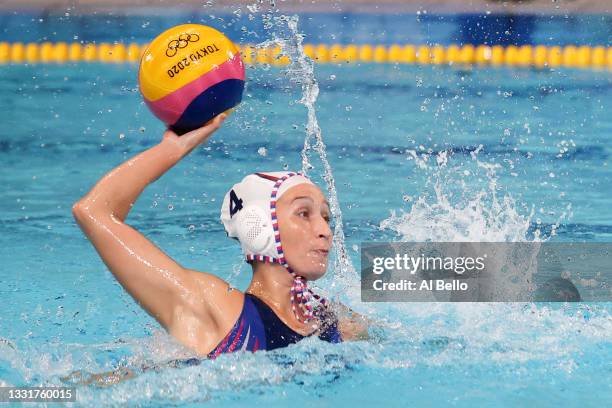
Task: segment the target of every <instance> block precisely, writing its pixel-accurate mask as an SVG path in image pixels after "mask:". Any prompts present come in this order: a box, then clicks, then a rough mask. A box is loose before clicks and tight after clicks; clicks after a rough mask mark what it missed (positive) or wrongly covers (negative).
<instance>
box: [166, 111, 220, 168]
mask: <svg viewBox="0 0 612 408" xmlns="http://www.w3.org/2000/svg"><path fill="white" fill-rule="evenodd" d="M226 117H227V114H226V113H222V114H220V115H217V116H215V117H214V118H212V119H211V120H209V121H208V122H207V123H206V124H205V125H204V126H202V127H201V128H199V129H195V130H192V131H191V132H188V133H185V134H184V135H182V136H179V135H177V134H176V133H174V132H173V131H172V130H170V129H168V130H166V132H165V133H164V141H168V142H172V143H174V144H175V145H176V146H178V147H179V148H180V151H181V156H182V157H184V156H186V155H188V154H189V153H190V152H191V151H192V150H193V149H195V148H196V147H197V146H198V145H200V144H202V143H205V142H206V141H207V140H208V139H209V138H210V136H211V135H212V134H213V133H214V132H215V131H216V130H217V129H219V128H220V127H221V124H222V123H223V122H224V121H225V118H226Z"/></svg>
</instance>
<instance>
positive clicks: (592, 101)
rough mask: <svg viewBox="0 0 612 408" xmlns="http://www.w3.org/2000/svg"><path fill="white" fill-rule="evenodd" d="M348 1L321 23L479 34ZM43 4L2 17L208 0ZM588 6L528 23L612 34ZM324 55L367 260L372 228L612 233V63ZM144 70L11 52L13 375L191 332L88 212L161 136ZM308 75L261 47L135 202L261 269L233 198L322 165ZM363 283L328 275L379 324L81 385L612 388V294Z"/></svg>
mask: <svg viewBox="0 0 612 408" xmlns="http://www.w3.org/2000/svg"><path fill="white" fill-rule="evenodd" d="M340 17H341V16H339V15H330V16H322V17H321V19H323V21H329V22H325V23H324V24H323V23H318V22H316V21H320V20H315V19H313V20H309V19H308V18H304V17H303V18H302V20H301V25H300V28H301V29H303V30H304V32H305V33H306V34H307V36H308V35H315V34H313V33H315V32H317V31H318V32H319V35H320V37H318V38H317V39H316V40H317V41H318V40H319V39H320V40H321V41H328V40H330V37H329V36H330V35H332V34H333V33H334V32H337V33H338V35H339V36H341V37H342V38H339V37H338V38H337V40H338V41H341V42H344V41H346V42H353V41H355V42H365V41H366V38H367V36H366V35H365V34H364V32H365V31H367V30H370V31H371V32H376V33H381V32H385V30H386V32H387V33H388V36H387V37H385V38H384V39H380V38H379V37H376V39H377V40H381V41H384V42H389V43H391V42H396V41H412V42H414V41H419V39H420V38H422V39H423V41H433V42H438V41H439V42H444V43H446V42H461V41H466V40H461V38H459V37H457V35H458V34H456V33H457V27H458V26H459V25H458V23H457V21H458V19H459V17H452V16H450V17H449V16H446V17H444V18H441V17H440V18H438V19H432V20H429V19H425V20H421V21H420V22H415V21H416V20H415V18H416V17H415V16H412V17H411V20H410V21H412V22H411V23H409V24H407V28H406V29H403V26H400V25H399V23H397V22H395V20H393V19H394V18H399V17H397V16H396V17H394V16H378V17H377V16H365V17H359V16H357V17H356V16H354V15H351V16H350V18H351V19H355V18H362V19H363V20H360V21H361V22H362V23H363V24H361V23H360V24H358V26H359V27H361V28H363V27H371V28H363V30H364V31H359V30H357V31H355V32H353V31H351V30H350V29H347V28H346V27H347V26H340V27H343V28H342V30H341V29H337V28H334V27H337V25H336V22H337V20H338V19H339V18H340ZM28 18H34V17H29V16H23V15H20V16H6V15H5V16H3V17H2V24H1V25H0V26H1V27H3V29H4V30H5V31H4V34H3V37H2V38H1V39H8V40H15V39H16V38H17V36H18V35H17V33H16V32H17V31H20V34H19V35H21V37H19V38H21V39H23V40H26V41H31V40H32V41H35V40H39V39H43V37H44V38H46V39H51V40H60V39H64V40H70V39H71V38H70V33H72V32H78V33H79V39H83V40H87V41H89V40H96V41H101V40H113V39H116V40H121V41H124V40H136V41H140V40H144V39H146V38H148V37H149V36H151V35H154V33H157V32H158V31H159V30H161V29H162V28H163V27H162V26H166V25H172V24H175V23H178V22H179V21H183V20H182V19H189V18H191V17H189V16H187V17H185V16H176V17H169V18H161V17H147V16H132V17H122V18H120V17H118V16H115V17H109V18H106V17H104V18H103V17H79V18H77V17H74V18H72V17H71V18H70V19H68V22H67V25H64V23H66V22H65V21H63V22H61V24H60V20H61V18H59V17H46V19H45V20H44V21H43V22H40V24H38V23H37V22H36V21H34V20H33V21H30V22H29V23H27V29H26V30H24V24H26V23H24V22H27V21H28V20H27V19H28ZM198 18H202V17H201V16H199V17H198ZM318 18H319V17H317V19H318ZM53 19H55V20H53ZM325 19H327V20H325ZM584 19H585V20H580V18H577V17H572V18H570V19H567V21H571V22H572V23H571V24H570V23H569V22H567V21H566V20H564V19H563V18H561V17H554V18H545V17H538V18H536V19H535V22H534V23H533V24H534V26H533V27H531V34H530V35H531V36H530V37H529V38H530V39H529V41H533V42H544V43H555V44H563V43H566V42H570V41H579V42H582V43H587V44H591V43H592V44H605V43H606V42H608V43H609V38H610V31H609V29H610V28H609V27H610V24H609V17H599V16H589V17H584ZM118 20H121V21H120V22H118ZM107 21H111V23H107ZM198 21H201V20H198ZM599 21H603V22H604V23H601V24H599V23H598V22H599ZM144 22H149V24H148V25H147V26H146V27H143V24H144ZM53 24H55V26H54V25H53ZM70 24H74V25H77V24H81V25H79V27H80V29H79V30H76V29H75V28H74V27H75V26H74V25H73V26H71V25H70ZM107 24H108V25H107ZM317 24H318V25H317ZM347 24H348V23H347ZM434 24H439V25H440V27H442V28H443V30H438V29H435V30H434V29H433V28H432V27H433V25H434ZM598 24H599V25H598ZM7 27H9V28H10V29H7ZM104 27H111V29H108V30H107V29H104ZM320 27H325V29H323V30H319V28H320ZM427 27H429V28H427ZM568 27H573V30H574V31H571V30H569V29H568ZM229 29H230V30H231V28H229ZM73 30H76V31H73ZM334 30H336V31H334ZM434 31H435V35H434ZM394 33H395V34H394ZM415 33H416V34H415ZM441 33H447V34H441ZM576 33H578V34H576ZM264 34H265V30H264V31H262V34H260V36H259V37H256V38H255V37H253V38H243V39H241V40H244V41H248V42H257V40H258V39H260V40H261V39H265V38H261V37H262V36H263V35H264ZM419 36H421V37H419ZM436 36H439V37H436ZM438 38H441V39H440V40H438ZM307 40H308V38H307ZM313 41H315V40H314V39H313ZM367 41H370V40H367ZM315 74H316V79H317V81H318V84H319V87H320V95H319V98H318V100H317V103H316V109H317V116H318V119H319V124H320V126H321V129H322V134H323V139H324V141H325V143H326V152H327V156H328V159H329V161H330V164H331V166H332V168H333V174H334V177H335V185H336V187H337V194H338V197H339V200H340V204H341V210H342V214H343V217H344V233H345V235H346V247H347V249H348V253H349V255H350V258H351V262H352V264H353V266H354V269H355V270H359V246H360V243H361V242H363V241H385V240H393V241H400V240H414V241H419V240H424V239H428V238H430V239H435V240H439V241H461V240H474V241H532V240H537V239H543V240H550V241H576V242H610V240H611V238H612V216H611V215H612V214H611V211H610V206H609V202H610V194H611V192H612V171H611V169H610V163H609V162H610V157H611V154H612V149H611V148H610V144H609V137H610V135H611V134H612V117H611V116H610V114H609V112H610V108H611V102H612V82H611V79H612V77H611V76H610V72H608V71H591V70H566V69H559V70H531V69H507V68H496V69H493V68H478V69H472V68H468V67H438V66H409V65H368V64H357V65H350V66H347V65H321V66H317V67H316V70H315ZM136 76H137V67H136V66H130V65H101V64H66V65H61V66H56V65H18V66H11V65H5V66H0V118H1V123H2V127H1V128H0V159H1V163H2V164H1V166H2V172H0V191H1V193H2V200H1V201H0V223H1V225H2V231H3V233H2V235H0V255H1V259H2V268H1V269H0V297H1V299H2V305H3V306H2V311H3V313H1V314H0V385H26V384H28V385H36V384H47V385H59V384H63V382H62V379H61V378H62V377H64V376H66V375H68V374H70V373H72V372H74V371H82V372H84V373H100V372H104V371H109V370H113V369H115V368H117V367H118V366H128V367H139V366H141V365H143V364H149V365H151V364H158V365H161V366H163V363H164V362H165V361H169V360H173V359H176V358H179V357H185V356H189V353H188V351H186V350H184V349H182V348H181V347H180V346H178V345H177V344H176V343H174V342H173V341H172V339H171V338H169V337H168V336H167V335H166V334H164V333H163V331H162V330H161V329H160V328H159V326H158V325H157V323H156V322H155V321H154V320H153V319H152V318H151V317H149V316H148V315H147V314H146V313H145V312H144V311H142V310H141V309H140V308H139V307H138V305H137V304H135V303H134V302H133V301H132V300H131V298H130V297H129V296H128V295H127V294H126V293H125V292H124V290H123V289H122V288H121V287H120V285H119V284H118V283H117V282H116V281H115V280H114V278H113V276H112V275H111V273H110V272H109V271H108V270H107V269H106V267H105V266H104V264H103V263H102V261H101V260H100V259H99V258H98V256H97V254H96V252H95V251H94V249H93V248H92V247H91V245H90V244H89V242H88V241H87V240H86V239H85V238H84V236H83V235H82V233H81V232H80V230H79V229H78V227H77V226H76V225H75V223H74V221H73V219H72V216H71V214H70V208H71V205H72V203H74V202H75V201H76V200H78V199H79V198H80V197H81V196H82V195H83V194H85V193H86V192H87V191H88V189H89V188H90V187H91V186H92V185H93V184H94V183H95V182H96V180H98V179H99V178H100V177H101V176H102V175H104V174H105V172H107V171H109V170H110V169H111V168H112V167H113V166H116V165H118V164H120V163H121V162H123V161H124V160H126V159H127V158H129V157H131V156H133V155H134V154H137V153H138V152H140V151H142V150H144V149H146V148H148V147H151V146H153V145H154V144H155V143H157V142H158V141H159V140H160V138H161V135H162V133H163V130H164V129H163V127H162V124H161V123H160V122H159V121H157V120H156V119H155V118H154V117H153V116H152V115H151V113H150V112H149V111H148V110H147V108H146V106H145V105H144V104H143V102H142V99H141V96H140V94H139V92H138V89H137V83H136ZM301 92H302V91H301V89H300V88H299V86H298V84H296V82H295V81H292V80H291V76H290V75H289V76H288V75H287V73H286V72H285V71H283V69H282V68H276V67H272V68H270V67H249V68H248V69H247V89H246V91H245V95H244V99H243V103H242V104H241V105H240V107H239V108H238V110H237V111H236V112H235V113H234V114H233V115H232V116H231V117H230V118H229V119H228V121H227V122H226V124H225V125H224V126H223V128H222V129H221V130H220V131H219V132H218V133H217V134H215V136H214V137H213V139H212V140H211V141H210V142H209V143H208V144H207V145H206V146H203V147H201V148H199V149H197V150H196V151H194V152H193V153H192V154H191V155H190V156H189V157H188V158H186V159H185V160H183V161H182V162H181V163H179V164H178V165H177V166H176V167H175V168H173V169H172V170H170V171H169V172H168V173H167V174H166V175H164V176H163V177H162V178H161V179H160V180H158V181H157V182H155V183H154V184H153V185H151V186H150V187H149V188H148V189H147V190H146V191H145V192H144V194H143V195H142V196H141V198H140V199H139V201H138V202H137V203H136V205H135V207H134V208H133V210H132V213H131V214H130V217H129V219H128V220H129V222H130V223H131V224H132V225H133V226H134V227H136V228H137V229H139V230H140V231H142V232H143V233H144V234H145V235H147V236H148V237H149V238H150V239H151V240H153V241H154V242H155V243H156V244H158V245H159V246H160V247H161V248H163V249H164V250H165V251H166V252H167V253H168V254H169V255H171V256H172V257H174V258H175V259H177V260H178V261H179V262H180V263H181V264H183V265H185V266H188V267H191V268H194V269H199V270H202V271H207V272H211V273H214V274H217V275H218V276H221V277H223V278H225V279H228V280H229V281H230V282H231V283H232V284H234V285H236V286H237V287H239V288H241V289H244V288H245V287H246V285H247V284H248V281H249V278H250V271H249V268H248V267H246V266H245V265H244V264H243V262H242V261H241V253H240V250H239V247H238V245H237V244H236V243H235V242H234V241H231V240H229V239H227V237H226V234H225V232H224V231H223V228H222V225H221V223H220V221H219V206H220V204H221V202H222V199H223V195H224V194H225V192H226V190H227V189H228V188H229V187H230V186H231V184H232V183H234V182H237V181H239V180H240V179H241V178H242V177H243V176H244V175H245V174H248V173H251V172H253V171H258V170H279V169H300V168H301V165H302V157H301V151H302V147H303V144H304V137H305V129H304V126H305V124H306V122H307V117H306V109H305V108H304V106H302V105H301V104H300V103H299V102H298V101H299V99H300V98H301ZM310 157H311V162H312V164H313V166H314V168H313V169H312V170H310V174H311V175H312V176H313V178H314V179H315V180H317V181H319V182H320V184H321V185H322V186H323V187H324V188H325V183H324V182H323V181H322V178H321V175H322V174H323V170H322V166H321V162H320V160H318V158H317V154H316V153H315V152H312V153H311V155H310ZM449 221H450V222H449ZM358 284H359V278H358V276H357V272H355V273H347V272H345V273H340V272H338V270H336V269H334V268H330V270H329V272H328V276H326V278H325V279H324V280H323V282H321V283H320V285H319V286H320V287H321V288H322V289H324V290H325V291H326V293H328V294H329V296H330V297H335V298H336V299H338V300H341V301H343V302H345V303H347V304H349V305H350V306H351V307H353V308H355V309H356V310H357V311H359V312H361V313H363V314H365V315H367V316H368V317H370V318H371V319H373V320H375V321H377V322H380V323H381V324H382V325H383V327H382V328H378V329H376V330H373V333H372V339H371V340H369V341H361V342H353V343H344V344H340V345H331V344H326V343H322V342H320V341H318V340H317V339H308V340H306V341H303V342H301V343H299V344H297V345H295V346H291V347H289V348H286V349H282V350H277V351H275V352H260V353H254V354H251V353H246V354H236V355H227V356H222V357H221V358H219V359H217V360H215V361H205V362H203V363H202V364H201V365H198V366H193V367H186V368H172V367H166V368H163V367H162V368H161V369H159V370H150V371H148V372H145V373H143V374H140V375H137V376H136V377H135V378H134V379H131V380H129V381H125V382H123V383H120V384H118V385H115V386H112V387H108V388H97V387H93V386H80V387H79V388H78V395H79V403H78V405H79V406H101V405H122V404H125V403H127V402H131V404H133V405H142V406H145V405H146V406H170V405H179V404H183V403H184V404H193V405H194V406H195V405H199V404H206V405H208V406H223V407H227V406H244V405H245V404H253V405H262V404H266V405H267V406H270V407H277V406H278V407H283V406H287V405H288V404H293V403H295V402H296V401H305V402H304V403H307V404H308V405H314V404H316V405H317V406H321V407H327V406H329V407H331V406H333V407H355V406H365V405H367V406H373V405H380V406H389V407H393V406H439V405H451V406H460V407H471V406H474V405H478V406H524V405H528V404H529V405H535V406H559V405H563V406H575V407H578V406H580V407H582V406H606V405H610V403H611V402H612V383H611V382H610V380H609V379H610V372H611V369H612V366H611V363H610V361H612V345H611V343H612V319H611V318H610V311H611V310H612V306H611V304H610V303H605V302H602V303H590V304H587V303H580V304H574V305H567V304H552V303H539V304H505V303H498V304H492V303H491V304H448V303H447V304H444V303H405V304H401V303H387V304H385V303H381V304H370V303H362V302H361V301H360V300H359V290H358V287H359V286H358Z"/></svg>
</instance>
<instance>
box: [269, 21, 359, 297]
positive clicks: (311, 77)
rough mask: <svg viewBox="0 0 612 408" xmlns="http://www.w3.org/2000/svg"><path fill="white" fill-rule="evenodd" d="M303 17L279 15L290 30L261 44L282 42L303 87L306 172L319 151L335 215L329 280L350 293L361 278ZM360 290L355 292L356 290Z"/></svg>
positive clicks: (291, 73) (279, 24) (292, 76)
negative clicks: (355, 264)
mask: <svg viewBox="0 0 612 408" xmlns="http://www.w3.org/2000/svg"><path fill="white" fill-rule="evenodd" d="M298 22H299V18H298V17H297V16H284V15H283V16H279V17H275V23H274V25H273V26H274V27H276V28H280V29H282V28H283V27H285V26H286V27H287V29H288V31H287V33H286V34H285V35H278V34H277V33H273V39H272V40H270V41H266V42H264V43H262V44H259V46H261V47H272V46H278V47H280V49H281V52H280V54H279V56H278V57H279V58H281V57H287V58H288V59H289V61H290V63H289V65H288V67H287V68H286V70H285V71H284V73H285V75H286V76H287V77H288V78H289V81H290V82H291V83H293V84H296V85H298V86H299V87H300V89H301V93H302V96H301V98H300V99H299V101H298V102H299V103H300V104H302V105H304V106H305V107H306V110H307V114H308V116H307V118H308V121H307V124H306V137H305V138H304V147H303V149H302V153H301V155H302V172H304V173H305V174H308V171H310V170H312V169H314V166H313V164H312V162H311V156H312V154H313V153H314V154H316V155H317V157H318V159H319V160H320V161H321V164H322V166H323V175H322V178H323V180H324V181H325V184H326V190H327V197H328V199H329V204H330V210H331V212H332V215H333V219H334V236H333V251H334V268H333V270H334V272H335V273H334V279H333V280H332V281H331V282H329V286H331V287H335V286H338V289H339V290H340V291H341V292H343V293H346V289H347V288H348V286H354V287H356V286H357V284H358V282H357V279H356V273H355V268H354V267H353V264H352V261H351V258H350V257H349V255H348V251H347V249H346V244H345V236H344V229H343V227H344V224H343V220H342V210H341V208H340V203H339V200H338V195H337V192H336V185H335V179H334V175H333V171H332V168H331V165H330V164H329V160H328V159H327V153H326V148H325V142H324V141H323V134H322V131H321V127H320V126H319V121H318V119H317V111H316V106H315V105H316V101H317V98H318V96H319V84H318V82H317V79H316V77H315V73H314V64H313V61H312V60H311V59H310V58H309V57H308V56H307V55H306V53H305V52H304V47H303V36H302V35H301V34H300V32H299V30H298ZM356 292H357V291H356V290H353V291H351V293H354V294H356Z"/></svg>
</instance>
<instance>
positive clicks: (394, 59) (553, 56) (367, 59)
mask: <svg viewBox="0 0 612 408" xmlns="http://www.w3.org/2000/svg"><path fill="white" fill-rule="evenodd" d="M145 48H146V44H136V43H131V44H122V43H118V44H111V43H99V44H94V43H88V44H81V43H65V42H57V43H51V42H43V43H19V42H15V43H9V42H0V64H62V63H70V62H102V63H115V64H121V63H138V62H139V61H140V57H141V55H142V53H143V51H144V49H145ZM240 51H241V53H242V58H243V61H244V62H245V63H246V64H248V65H258V64H270V65H286V64H288V63H289V60H288V58H287V57H286V56H283V55H281V50H280V47H268V48H259V47H257V46H255V45H250V44H245V45H241V46H240ZM304 52H305V53H306V54H307V55H308V56H309V57H310V58H312V59H313V60H314V61H315V62H317V63H321V64H330V63H331V64H351V63H378V64H417V65H419V64H420V65H475V66H478V65H480V66H513V67H537V68H555V67H570V68H599V69H612V47H605V46H577V45H567V46H565V47H558V46H544V45H537V46H533V45H522V46H515V45H508V46H501V45H495V46H488V45H478V46H474V45H470V44H466V45H463V46H459V45H449V46H440V45H434V46H428V45H412V44H407V45H399V44H394V45H390V46H387V45H376V44H363V45H354V44H349V45H339V44H333V45H328V44H306V45H304Z"/></svg>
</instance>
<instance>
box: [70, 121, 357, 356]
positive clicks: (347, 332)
mask: <svg viewBox="0 0 612 408" xmlns="http://www.w3.org/2000/svg"><path fill="white" fill-rule="evenodd" d="M225 117H226V115H225V114H221V115H219V116H217V117H215V118H214V119H213V120H211V121H210V122H209V123H207V124H206V125H205V126H204V127H202V128H200V129H197V130H194V131H192V132H189V133H186V134H184V135H182V136H180V137H179V136H177V135H176V134H175V133H174V132H172V131H170V130H168V131H166V132H165V134H164V137H163V139H162V141H161V142H160V143H159V144H158V145H156V146H154V147H152V148H150V149H148V150H146V151H144V152H142V153H141V154H139V155H137V156H136V157H134V158H132V159H130V160H128V161H126V162H125V163H123V164H121V165H120V166H118V167H117V168H115V169H113V170H112V171H111V172H109V173H108V174H107V175H106V176H104V177H103V178H102V179H101V180H100V181H99V182H98V183H97V184H96V186H95V187H94V188H93V189H92V190H91V191H90V192H89V193H88V194H87V195H85V197H83V198H82V199H81V200H80V201H78V202H77V203H76V204H75V205H74V207H73V214H74V217H75V218H76V220H77V222H78V224H79V225H80V227H81V229H82V230H83V231H84V232H85V234H86V235H87V237H88V238H89V240H90V241H91V242H92V244H93V245H94V247H95V248H96V250H97V251H98V254H99V255H100V257H101V258H102V260H103V261H104V263H105V264H106V265H107V266H108V268H109V269H110V270H111V272H112V273H113V274H114V276H115V277H116V278H117V280H118V281H119V282H120V283H121V285H122V286H123V287H124V288H125V289H126V290H127V291H128V292H129V293H130V295H131V296H132V297H133V298H134V299H135V300H136V301H137V302H138V303H139V304H140V305H141V306H142V307H143V308H144V309H145V310H146V311H147V312H148V313H149V314H150V315H151V316H153V317H154V318H155V319H156V320H157V321H158V322H159V323H160V324H161V325H162V326H163V327H164V329H166V331H167V332H168V333H170V334H171V335H172V336H174V337H175V338H176V339H177V340H178V341H179V342H181V343H182V344H184V345H185V346H187V347H189V348H190V349H192V350H193V351H194V352H195V353H197V354H198V356H209V357H211V358H215V357H217V356H218V355H219V354H221V353H227V352H234V351H238V350H251V351H256V350H261V349H268V350H270V349H274V348H278V347H283V346H286V345H288V344H291V343H295V342H297V341H299V340H301V339H302V338H304V337H307V336H310V335H317V336H319V337H320V338H321V339H323V340H326V341H330V342H339V341H342V340H351V339H355V338H363V337H364V336H367V327H366V325H365V322H364V321H363V319H362V318H361V317H359V316H357V315H356V314H352V313H351V312H350V311H349V310H348V309H347V308H345V307H342V306H340V305H337V306H338V307H337V308H335V309H336V310H338V311H341V313H340V314H342V318H341V319H338V318H337V317H336V313H334V312H332V308H330V307H329V305H327V304H326V302H325V301H324V300H323V299H319V298H318V296H316V295H314V294H313V293H312V292H311V291H310V289H308V287H307V284H306V282H307V281H309V280H315V279H318V278H320V277H321V276H323V274H324V273H325V270H326V268H327V260H328V253H329V249H330V246H331V243H332V233H331V230H330V228H329V224H328V222H329V218H330V210H329V205H328V203H327V201H326V200H325V197H324V195H323V193H322V192H321V191H320V190H319V188H317V187H316V186H315V185H314V184H312V183H311V182H310V181H309V180H308V179H306V178H305V177H303V176H301V175H299V174H294V173H257V174H254V175H250V176H247V177H246V178H245V179H244V180H243V181H242V182H241V183H238V184H236V185H235V186H234V188H233V189H232V190H231V191H230V192H229V193H228V194H227V195H226V197H225V200H224V203H223V207H222V210H221V218H222V221H223V223H224V226H225V228H226V231H227V233H228V235H229V236H230V237H233V238H236V239H238V240H239V241H240V244H241V246H242V249H243V251H244V253H245V255H246V258H247V261H248V262H249V263H250V264H251V266H252V268H253V278H252V280H251V283H250V285H249V287H248V288H247V290H246V291H245V293H242V292H240V291H238V290H235V289H233V288H231V287H230V286H229V285H228V283H227V282H225V281H224V280H222V279H220V278H218V277H217V276H214V275H212V274H208V273H205V272H198V271H194V270H190V269H187V268H184V267H182V266H181V265H179V264H178V263H177V262H175V261H174V260H173V259H171V258H170V257H168V256H167V255H166V254H165V253H164V252H162V251H161V250H160V249H159V248H157V247H156V246H155V245H154V244H153V243H152V242H150V241H149V240H148V239H147V238H145V237H144V236H143V235H142V234H140V233H139V232H138V231H136V230H135V229H134V228H132V227H130V226H129V225H127V224H126V223H125V219H126V217H127V215H128V213H129V211H130V209H131V207H132V205H133V204H134V202H135V201H136V199H137V198H138V196H139V195H140V194H141V193H142V191H143V190H144V188H145V187H146V186H147V185H148V184H149V183H151V182H153V181H155V180H157V179H158V178H159V177H160V176H162V175H163V174H164V173H165V172H166V171H167V170H168V169H170V168H171V167H172V166H173V165H175V164H176V163H178V161H179V160H181V159H182V158H183V157H185V156H186V155H187V154H189V153H190V152H191V151H192V150H193V149H194V148H196V147H197V146H198V145H200V144H201V143H204V142H206V141H207V140H208V138H209V137H210V136H211V135H212V134H213V133H214V132H215V131H216V130H217V129H218V128H219V127H220V126H221V124H222V123H223V121H224V120H225ZM281 236H282V243H281V239H280V237H281ZM317 299H318V300H319V302H318V306H317V307H316V308H314V306H313V303H315V302H314V301H315V300H317Z"/></svg>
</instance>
